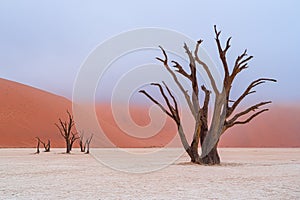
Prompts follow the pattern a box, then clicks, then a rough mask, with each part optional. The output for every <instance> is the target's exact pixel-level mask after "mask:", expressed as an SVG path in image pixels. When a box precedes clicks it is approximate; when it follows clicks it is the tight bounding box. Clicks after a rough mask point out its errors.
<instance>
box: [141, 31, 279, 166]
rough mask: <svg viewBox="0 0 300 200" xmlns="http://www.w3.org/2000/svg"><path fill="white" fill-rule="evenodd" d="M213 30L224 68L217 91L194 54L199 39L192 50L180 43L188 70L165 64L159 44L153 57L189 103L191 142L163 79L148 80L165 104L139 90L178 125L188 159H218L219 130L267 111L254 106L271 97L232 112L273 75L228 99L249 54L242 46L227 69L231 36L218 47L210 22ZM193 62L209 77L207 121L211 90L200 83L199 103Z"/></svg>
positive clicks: (209, 161)
mask: <svg viewBox="0 0 300 200" xmlns="http://www.w3.org/2000/svg"><path fill="white" fill-rule="evenodd" d="M214 31H215V35H216V38H215V40H216V44H217V49H218V53H219V56H220V60H221V63H222V68H223V70H224V77H223V82H222V83H223V88H222V91H219V89H218V88H217V84H216V81H215V78H214V77H213V75H212V73H211V71H210V69H209V67H208V65H207V64H206V63H205V62H204V61H203V60H202V59H201V58H200V57H199V56H198V51H199V47H200V45H201V44H202V40H199V41H198V42H197V44H196V47H195V49H194V52H192V51H191V50H190V49H189V47H188V46H187V45H186V44H184V49H185V51H186V54H187V56H188V59H189V69H190V71H189V72H188V71H186V69H184V68H183V67H182V65H181V64H179V63H178V62H176V61H174V60H173V61H171V63H173V64H174V65H173V67H174V69H175V71H173V70H172V69H171V67H170V66H169V60H168V56H167V54H166V52H165V50H164V49H163V47H160V48H161V51H162V53H163V55H164V58H158V57H157V58H156V59H157V60H159V61H161V62H162V63H163V65H164V67H165V69H166V70H167V71H168V72H169V73H170V75H171V76H172V78H173V80H174V82H175V83H176V85H177V86H178V87H179V89H180V91H181V92H182V94H183V95H184V97H185V100H186V103H187V106H188V107H189V110H190V112H191V113H192V116H193V118H194V120H195V127H194V134H193V140H192V142H191V144H189V143H188V141H187V139H186V135H185V132H184V130H183V127H182V121H181V118H180V115H179V110H178V105H177V101H176V99H175V97H174V95H173V94H172V92H171V90H170V89H169V87H168V86H167V85H166V84H165V83H164V82H163V83H162V84H159V83H152V84H151V85H153V86H155V87H157V88H158V89H159V91H160V93H161V95H162V97H163V99H164V102H165V104H161V103H160V102H159V101H157V100H156V99H155V98H154V97H153V96H151V95H150V94H149V93H147V92H146V91H145V90H140V91H139V92H141V93H143V94H144V95H146V97H147V98H149V99H150V100H151V101H152V102H154V103H155V104H157V105H158V106H159V107H160V109H161V110H162V111H163V112H164V113H166V114H167V115H168V116H169V117H171V118H172V119H173V120H174V122H175V123H176V125H177V128H178V134H179V136H180V139H181V142H182V145H183V147H184V148H185V150H186V152H187V154H188V155H189V156H190V158H191V162H193V163H198V164H208V165H214V164H219V163H220V157H219V154H218V150H217V147H218V142H219V139H220V137H221V136H222V134H223V133H224V132H225V131H226V130H227V129H228V128H231V127H233V126H234V125H238V124H246V123H248V122H250V121H251V120H252V119H254V118H255V117H256V116H258V115H259V114H261V113H263V112H265V111H268V109H262V110H260V111H258V112H255V111H256V110H257V109H259V108H260V107H261V106H264V105H266V104H269V103H271V101H264V102H260V103H257V104H255V105H252V106H250V107H248V108H247V109H245V110H243V111H241V112H237V113H236V112H235V111H236V108H237V107H238V105H240V103H241V102H242V100H244V98H245V97H246V96H248V95H249V94H252V93H255V91H253V88H254V87H256V86H258V85H260V84H262V83H265V82H267V81H272V82H276V80H275V79H270V78H259V79H256V80H254V81H252V82H251V83H250V84H249V86H248V87H247V88H246V89H245V90H244V92H243V93H242V94H241V95H240V96H239V97H238V98H237V99H236V100H231V99H230V92H231V88H232V83H233V81H234V79H235V78H236V76H237V75H238V74H239V73H240V72H241V71H243V70H245V69H247V68H248V62H249V61H250V60H251V59H252V58H253V56H248V55H247V50H245V51H244V52H243V53H242V54H240V55H239V56H238V57H237V58H236V60H235V62H234V64H233V67H232V70H231V72H230V68H229V65H228V63H227V59H226V53H227V51H228V49H229V48H230V40H231V37H229V38H228V39H227V41H226V45H225V48H222V46H221V42H220V39H219V37H220V34H221V31H218V30H217V28H216V26H214ZM197 65H200V66H202V67H203V69H204V71H205V72H206V75H207V76H208V78H209V80H210V84H211V87H212V89H213V92H214V94H215V99H214V102H213V112H212V117H211V123H210V124H208V109H209V102H210V94H211V91H209V90H208V89H207V88H206V87H205V86H204V85H202V86H201V87H200V88H201V90H202V92H203V93H204V100H203V102H202V103H201V102H200V100H199V84H198V80H197V72H196V67H197ZM178 74H180V75H182V76H183V77H185V78H186V79H187V80H188V81H189V82H190V84H191V88H192V92H190V93H189V92H188V90H187V89H185V88H184V87H183V85H182V83H181V82H180V81H179V80H178V77H177V76H178ZM164 105H166V106H164ZM251 111H254V113H253V114H252V115H250V116H248V117H247V114H249V113H250V112H251ZM245 116H246V117H247V118H245V119H243V117H245ZM241 118H242V119H241ZM199 142H200V144H201V150H202V152H201V156H200V155H199V153H198V147H199Z"/></svg>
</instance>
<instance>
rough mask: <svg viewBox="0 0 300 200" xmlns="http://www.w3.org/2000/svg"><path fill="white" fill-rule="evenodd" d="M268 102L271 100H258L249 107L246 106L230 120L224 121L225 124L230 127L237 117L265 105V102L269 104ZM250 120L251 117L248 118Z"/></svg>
mask: <svg viewBox="0 0 300 200" xmlns="http://www.w3.org/2000/svg"><path fill="white" fill-rule="evenodd" d="M269 103H272V102H271V101H265V102H260V103H258V104H255V105H253V106H251V107H249V108H247V109H246V110H244V111H242V112H240V113H237V114H236V115H235V116H234V117H232V118H231V119H230V120H228V121H227V122H226V124H227V126H229V127H231V126H233V125H234V124H235V122H236V120H237V119H238V118H240V117H241V116H244V115H246V114H248V113H249V112H251V111H255V110H256V109H258V108H259V107H261V106H263V105H266V104H269ZM250 120H251V119H250Z"/></svg>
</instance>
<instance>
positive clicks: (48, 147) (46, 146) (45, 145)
mask: <svg viewBox="0 0 300 200" xmlns="http://www.w3.org/2000/svg"><path fill="white" fill-rule="evenodd" d="M36 139H37V140H38V141H39V143H42V144H43V146H44V149H45V150H44V152H50V140H49V139H48V141H47V144H46V143H45V142H43V141H42V140H41V139H40V138H39V137H36Z"/></svg>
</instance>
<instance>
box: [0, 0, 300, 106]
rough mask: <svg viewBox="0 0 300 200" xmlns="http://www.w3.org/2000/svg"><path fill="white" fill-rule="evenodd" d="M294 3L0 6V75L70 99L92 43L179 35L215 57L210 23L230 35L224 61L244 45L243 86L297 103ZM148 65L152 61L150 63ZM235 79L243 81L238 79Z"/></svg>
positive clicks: (299, 71) (298, 15) (34, 2)
mask: <svg viewBox="0 0 300 200" xmlns="http://www.w3.org/2000/svg"><path fill="white" fill-rule="evenodd" d="M299 19H300V1H298V0H294V1H291V0H287V1H283V0H281V1H276V0H269V1H267V0H265V1H261V0H251V1H238V0H236V1H221V0H220V1H159V0H157V1H156V0H152V1H138V0H134V1H115V0H110V1H76V0H69V1H66V0H56V1H55V0H51V1H50V0H49V1H46V0H45V1H40V0H26V1H17V0H15V1H14V0H7V1H6V0H1V1H0V77H1V78H5V79H9V80H14V81H17V82H20V83H24V84H28V85H31V86H34V87H37V88H41V89H43V90H47V91H50V92H53V93H55V94H58V95H62V96H65V97H67V98H71V96H72V89H73V83H74V80H75V77H76V74H77V72H78V70H79V68H80V66H81V64H82V63H83V61H84V60H85V58H86V57H87V56H88V54H89V52H91V51H92V50H93V49H94V48H95V47H96V46H97V45H98V44H100V43H101V42H103V41H105V40H106V39H108V38H110V37H112V36H113V35H116V34H118V33H120V32H124V31H127V30H131V29H135V28H142V27H161V28H167V29H172V30H175V31H179V32H181V33H184V34H186V35H187V36H189V37H191V38H192V39H194V40H198V39H200V38H202V39H204V41H205V42H204V48H205V49H206V50H207V51H208V53H209V54H210V55H211V56H212V58H213V59H214V60H217V59H218V56H217V52H216V47H215V43H214V39H213V38H214V33H213V25H214V24H217V25H218V27H219V29H221V30H222V39H223V40H225V39H226V37H228V36H232V37H233V39H232V49H231V51H230V52H229V53H230V56H229V59H231V61H232V62H233V60H232V59H234V58H235V57H236V56H237V55H238V53H239V52H242V51H243V50H244V49H245V48H247V49H248V52H249V54H251V55H254V60H253V61H252V62H251V63H250V69H248V72H245V74H244V75H243V76H242V77H244V78H241V79H246V80H247V81H249V80H251V79H253V78H255V77H259V76H267V77H272V78H276V79H278V81H279V82H278V83H277V84H275V85H273V84H271V85H268V86H267V85H266V86H264V87H263V88H260V89H261V90H260V91H262V92H263V94H266V93H267V94H268V96H270V98H271V99H275V100H277V101H294V102H296V101H299V100H300V84H299V75H300V66H299V55H300V54H299V53H300V51H299V48H300V39H299V38H300V23H299ZM153 60H154V62H155V59H154V58H153ZM242 82H243V81H242Z"/></svg>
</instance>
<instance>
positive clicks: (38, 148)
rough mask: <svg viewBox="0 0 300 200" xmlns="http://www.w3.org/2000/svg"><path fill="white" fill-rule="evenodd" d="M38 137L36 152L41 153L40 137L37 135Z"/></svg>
mask: <svg viewBox="0 0 300 200" xmlns="http://www.w3.org/2000/svg"><path fill="white" fill-rule="evenodd" d="M36 139H37V145H36V152H35V154H39V153H40V139H39V138H38V137H36Z"/></svg>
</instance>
